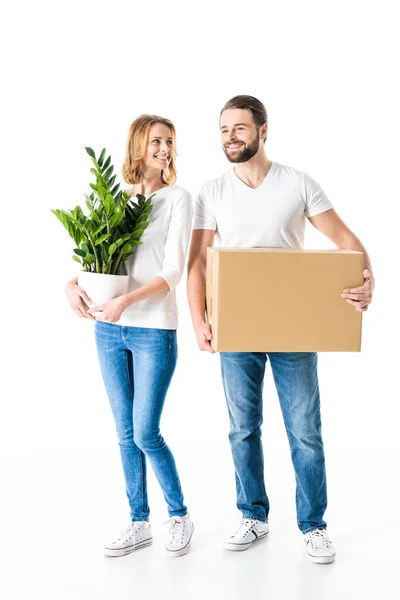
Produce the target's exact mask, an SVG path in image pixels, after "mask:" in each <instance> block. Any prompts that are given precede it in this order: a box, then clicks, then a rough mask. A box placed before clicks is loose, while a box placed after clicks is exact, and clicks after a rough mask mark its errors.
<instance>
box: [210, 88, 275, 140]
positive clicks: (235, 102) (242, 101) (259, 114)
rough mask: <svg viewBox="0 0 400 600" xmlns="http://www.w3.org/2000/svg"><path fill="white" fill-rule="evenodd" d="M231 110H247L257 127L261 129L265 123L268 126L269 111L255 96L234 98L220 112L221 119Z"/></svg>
mask: <svg viewBox="0 0 400 600" xmlns="http://www.w3.org/2000/svg"><path fill="white" fill-rule="evenodd" d="M231 108H247V110H249V111H250V112H251V114H252V115H253V121H254V123H255V124H256V126H257V127H261V126H262V125H264V123H267V124H268V114H267V109H266V108H265V106H264V104H263V103H262V102H260V101H259V100H257V98H254V96H234V97H233V98H231V99H230V100H228V102H227V103H226V104H225V106H224V107H223V109H222V110H221V112H220V117H221V115H222V113H223V112H224V110H229V109H231ZM264 141H265V140H264Z"/></svg>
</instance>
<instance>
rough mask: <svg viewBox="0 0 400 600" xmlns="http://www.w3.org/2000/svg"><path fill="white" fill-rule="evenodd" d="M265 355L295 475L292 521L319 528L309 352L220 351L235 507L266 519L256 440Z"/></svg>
mask: <svg viewBox="0 0 400 600" xmlns="http://www.w3.org/2000/svg"><path fill="white" fill-rule="evenodd" d="M268 359H269V360H270V363H271V368H272V373H273V377H274V381H275V385H276V389H277V392H278V396H279V401H280V405H281V409H282V414H283V419H284V422H285V427H286V432H287V435H288V438H289V444H290V450H291V455H292V462H293V467H294V471H295V476H296V509H297V522H298V526H299V528H300V530H301V531H302V532H303V533H307V532H308V531H311V530H312V529H316V528H318V527H321V528H325V527H326V523H325V521H324V520H323V516H324V512H325V510H326V505H327V493H326V474H325V458H324V448H323V443H322V437H321V414H320V398H319V386H318V375H317V354H316V353H315V352H267V353H266V352H221V370H222V381H223V385H224V390H225V397H226V400H227V404H228V411H229V417H230V422H231V430H230V434H229V439H230V443H231V450H232V455H233V462H234V465H235V471H236V491H237V507H238V509H239V510H240V511H241V512H242V514H243V517H250V518H253V519H258V520H260V521H267V520H268V513H269V501H268V496H267V493H266V491H265V484H264V459H263V448H262V442H261V424H262V421H263V416H262V414H263V410H262V390H263V384H264V374H265V365H266V362H267V360H268Z"/></svg>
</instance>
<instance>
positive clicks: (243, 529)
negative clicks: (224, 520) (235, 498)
mask: <svg viewBox="0 0 400 600" xmlns="http://www.w3.org/2000/svg"><path fill="white" fill-rule="evenodd" d="M255 524H256V519H242V522H241V523H240V525H239V527H238V528H237V531H236V532H235V535H234V536H233V537H236V536H238V537H243V538H245V537H246V535H247V534H248V533H249V531H250V529H251V528H252V527H253V526H254V525H255Z"/></svg>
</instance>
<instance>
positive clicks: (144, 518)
mask: <svg viewBox="0 0 400 600" xmlns="http://www.w3.org/2000/svg"><path fill="white" fill-rule="evenodd" d="M131 521H147V522H148V521H149V515H131Z"/></svg>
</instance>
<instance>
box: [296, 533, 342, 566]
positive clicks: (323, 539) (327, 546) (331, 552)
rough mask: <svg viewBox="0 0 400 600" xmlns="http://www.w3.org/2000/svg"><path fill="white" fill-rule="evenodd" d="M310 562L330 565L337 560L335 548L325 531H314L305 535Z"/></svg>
mask: <svg viewBox="0 0 400 600" xmlns="http://www.w3.org/2000/svg"><path fill="white" fill-rule="evenodd" d="M304 542H305V543H306V544H307V551H308V556H309V557H310V560H312V562H315V563H330V562H332V561H334V560H335V556H336V553H335V548H334V547H333V545H332V542H331V540H330V539H329V537H328V534H327V533H326V531H325V529H313V530H312V531H310V532H309V533H306V534H305V535H304Z"/></svg>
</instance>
